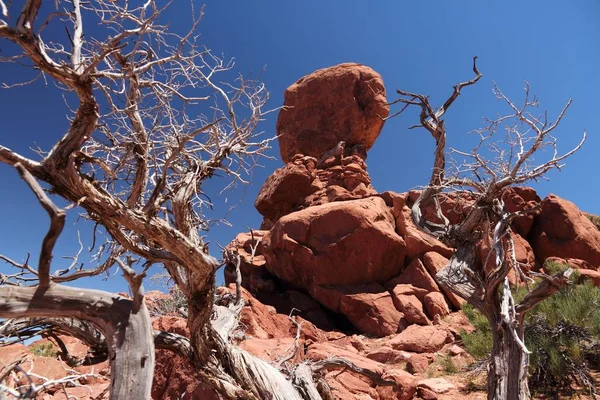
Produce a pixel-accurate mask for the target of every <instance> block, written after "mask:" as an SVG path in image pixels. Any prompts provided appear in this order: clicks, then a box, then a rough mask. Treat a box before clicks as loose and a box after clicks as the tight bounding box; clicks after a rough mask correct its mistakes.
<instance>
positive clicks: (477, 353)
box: [460, 303, 494, 360]
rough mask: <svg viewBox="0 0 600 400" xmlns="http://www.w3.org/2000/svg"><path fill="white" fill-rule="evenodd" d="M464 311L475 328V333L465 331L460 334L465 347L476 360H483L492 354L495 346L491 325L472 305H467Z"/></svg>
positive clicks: (464, 306) (463, 308)
mask: <svg viewBox="0 0 600 400" xmlns="http://www.w3.org/2000/svg"><path fill="white" fill-rule="evenodd" d="M462 310H463V312H464V313H465V315H466V316H467V318H468V319H469V322H471V324H472V325H473V326H474V327H475V331H474V332H472V333H467V332H466V331H464V330H462V331H461V332H460V336H461V338H462V341H463V345H464V346H465V349H466V350H467V352H468V353H469V354H470V355H471V356H473V357H474V358H475V359H476V360H482V359H484V358H486V357H487V356H488V355H489V354H490V352H491V351H492V346H493V344H494V343H493V340H492V330H491V329H490V324H489V322H488V320H487V318H486V317H485V316H484V315H483V314H481V313H480V312H479V311H477V310H476V309H475V308H474V307H473V306H472V305H470V304H468V303H465V304H464V305H463V307H462Z"/></svg>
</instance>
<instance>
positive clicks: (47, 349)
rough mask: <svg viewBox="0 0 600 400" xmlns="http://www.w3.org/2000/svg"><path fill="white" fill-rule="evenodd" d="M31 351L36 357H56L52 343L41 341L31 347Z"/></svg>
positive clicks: (56, 352)
mask: <svg viewBox="0 0 600 400" xmlns="http://www.w3.org/2000/svg"><path fill="white" fill-rule="evenodd" d="M31 352H32V353H33V354H34V355H36V356H38V357H56V355H57V354H58V351H56V350H54V346H53V345H52V343H41V344H37V345H34V346H32V347H31Z"/></svg>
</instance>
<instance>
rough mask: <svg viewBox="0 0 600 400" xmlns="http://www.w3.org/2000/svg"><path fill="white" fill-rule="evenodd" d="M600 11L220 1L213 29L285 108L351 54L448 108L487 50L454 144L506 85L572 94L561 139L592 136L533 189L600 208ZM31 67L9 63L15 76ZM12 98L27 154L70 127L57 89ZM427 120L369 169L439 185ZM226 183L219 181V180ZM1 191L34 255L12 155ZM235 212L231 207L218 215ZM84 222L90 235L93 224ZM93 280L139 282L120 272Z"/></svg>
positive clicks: (37, 239)
mask: <svg viewBox="0 0 600 400" xmlns="http://www.w3.org/2000/svg"><path fill="white" fill-rule="evenodd" d="M198 4H200V2H198ZM189 15H190V6H189V3H188V2H186V1H183V0H177V1H175V2H173V5H171V7H170V9H169V10H168V12H167V13H165V15H164V19H163V20H164V21H169V22H170V23H171V24H172V25H173V26H174V27H176V28H179V27H185V26H188V25H187V24H189V23H190V18H189ZM599 17H600V4H599V3H597V2H596V1H595V0H579V1H571V2H567V1H555V0H550V1H541V0H540V1H526V2H523V1H513V0H511V1H494V0H480V1H427V2H425V1H420V2H417V1H412V2H409V1H391V0H389V1H364V0H363V1H352V0H343V1H342V0H328V1H322V0H321V1H316V0H304V1H295V2H292V1H274V0H271V1H267V0H264V1H260V0H255V1H242V0H236V1H234V0H208V1H206V15H205V18H204V20H203V21H202V23H201V25H200V33H201V38H202V40H203V43H205V44H206V45H207V46H208V47H209V48H211V49H213V50H214V51H215V52H217V53H224V54H225V55H226V56H232V57H235V58H236V60H237V71H238V72H240V73H242V74H249V73H252V74H255V75H256V74H261V73H262V77H263V80H264V82H265V83H266V85H267V87H268V89H269V90H270V91H271V100H270V105H271V106H272V107H278V106H280V105H281V103H282V101H283V92H284V90H285V88H286V87H287V86H289V85H290V84H292V83H293V82H294V81H296V80H297V79H298V78H300V77H301V76H303V75H305V74H308V73H310V72H312V71H314V70H315V69H318V68H323V67H327V66H331V65H334V64H338V63H341V62H359V63H363V64H366V65H369V66H371V67H372V68H373V69H375V70H376V71H378V72H379V73H380V74H381V75H382V76H383V79H384V82H385V85H386V87H387V91H388V99H389V100H393V99H394V98H395V97H394V92H395V89H396V88H401V89H404V90H408V91H413V92H419V93H424V94H429V95H431V101H432V103H434V104H440V103H441V102H443V101H444V100H445V99H446V97H447V96H448V95H449V94H450V92H451V89H452V85H453V84H455V83H457V82H458V81H461V80H465V79H470V78H471V77H472V71H471V64H472V57H473V56H474V55H477V56H478V57H479V59H478V65H479V69H480V70H481V72H482V73H483V74H484V76H483V78H482V79H481V81H480V82H479V83H478V84H477V85H476V86H473V87H469V88H467V89H465V91H464V92H463V95H462V96H461V98H460V99H459V100H458V101H457V102H456V103H455V105H454V106H453V107H452V109H451V110H450V112H449V113H448V114H447V118H446V126H447V131H448V141H449V143H450V145H451V146H453V147H457V148H459V149H463V150H469V149H470V147H471V145H472V140H473V138H472V137H470V136H468V135H467V133H468V132H469V131H471V130H473V129H474V128H477V127H479V126H480V125H481V117H482V116H494V115H495V114H496V113H497V112H502V111H506V109H505V107H504V105H503V104H501V103H500V102H498V101H496V100H495V99H494V96H493V95H492V91H491V89H492V82H493V81H496V82H497V83H498V85H499V86H500V88H501V89H502V90H503V91H504V92H505V93H506V94H507V95H509V96H510V97H512V98H513V99H514V100H516V101H520V100H521V99H522V88H523V82H524V81H525V80H527V81H529V83H530V85H531V88H532V92H533V93H535V94H537V95H538V97H539V100H540V104H541V108H542V109H548V110H549V112H550V115H551V116H553V115H556V113H557V112H558V111H560V109H561V107H562V106H563V105H564V103H565V102H566V101H567V100H568V99H569V98H573V100H574V102H573V105H572V107H571V109H570V111H569V113H568V115H567V117H566V118H565V119H564V121H563V123H562V126H561V128H560V130H559V131H558V132H557V136H558V138H559V146H561V147H560V148H562V149H564V150H568V149H570V148H571V147H573V146H574V145H575V144H576V143H577V142H578V141H579V139H580V138H581V134H582V132H583V130H584V129H587V132H588V140H587V143H586V144H585V146H584V148H583V149H582V150H581V151H580V152H579V153H577V154H576V155H575V156H574V157H573V158H572V159H569V160H568V161H567V167H566V168H565V169H564V170H562V171H561V172H560V173H558V172H554V173H552V174H550V181H549V182H542V183H540V184H536V185H534V186H535V187H536V189H537V190H538V192H539V194H540V195H541V196H542V197H544V196H546V195H547V194H548V193H555V194H557V195H559V196H561V197H565V198H567V199H569V200H571V201H573V202H575V203H576V204H577V205H578V206H579V207H580V208H581V209H583V210H585V211H588V212H592V213H596V214H600V203H598V201H597V199H598V197H599V196H600V189H599V188H598V182H599V179H598V178H597V176H596V174H597V169H596V164H597V157H598V149H600V139H598V132H600V123H599V122H598V118H597V117H596V114H597V109H598V105H599V104H598V100H597V94H598V90H599V89H600V78H599V75H598V72H597V71H598V69H599V63H600V46H598V43H600V24H598V22H597V21H598V18H599ZM4 46H7V43H6V42H2V41H0V49H2V48H4ZM263 67H266V70H265V72H264V73H263V72H262V70H263ZM21 73H22V72H21V71H20V70H18V69H15V68H12V67H11V68H8V67H6V66H4V65H0V79H2V80H3V79H4V78H5V77H10V78H11V79H12V78H13V77H14V78H18V77H20V75H19V74H21ZM23 76H25V75H23ZM0 105H1V107H0V121H2V123H1V125H0V143H1V144H3V145H6V146H9V147H12V148H14V149H15V150H19V151H22V152H25V153H26V152H27V151H28V150H27V149H28V148H29V147H31V146H34V145H39V146H40V147H42V148H44V149H46V150H47V149H48V148H49V146H51V145H52V143H54V142H55V141H56V140H57V139H58V138H59V137H60V136H61V135H62V134H63V132H64V130H65V129H66V126H67V121H66V117H67V116H68V110H67V109H66V108H65V107H64V105H63V102H62V99H61V93H60V92H58V91H57V90H55V89H54V88H53V86H52V85H49V86H48V87H44V85H42V84H38V85H35V86H30V87H25V88H21V89H12V90H0ZM595 117H596V118H595ZM275 121H276V116H275V115H272V116H271V117H270V118H268V119H267V120H266V121H265V122H264V124H263V125H262V129H263V130H264V131H265V132H266V134H268V135H275V133H276V132H275ZM416 121H417V114H416V113H410V112H409V113H405V114H403V115H402V116H401V117H399V118H396V119H393V120H390V121H388V122H387V123H386V125H385V126H384V128H383V131H382V132H381V135H380V137H379V139H378V140H377V143H376V144H375V146H374V147H373V149H372V150H371V151H370V152H369V156H368V159H367V164H368V166H369V169H368V171H369V173H370V175H371V178H372V180H373V185H374V187H375V188H376V189H377V190H378V191H380V192H383V191H385V190H394V191H397V192H402V191H406V190H408V189H410V188H413V187H415V186H418V185H422V184H425V183H426V182H427V179H428V176H429V174H430V168H431V157H432V152H433V145H434V144H433V141H432V139H431V138H430V137H429V136H428V134H427V133H426V132H424V131H420V130H411V131H409V130H407V127H408V126H410V125H412V124H414V123H415V122H416ZM271 155H273V156H275V157H276V159H275V160H265V161H264V163H263V165H264V167H263V168H261V169H258V170H255V171H254V174H253V176H252V185H251V186H248V187H245V188H242V189H240V190H238V191H236V192H234V193H230V194H229V195H228V204H233V203H237V202H238V201H240V199H243V200H244V201H243V202H242V203H241V204H240V205H239V206H238V207H237V208H235V209H234V210H233V211H232V212H231V213H230V214H228V219H229V220H230V222H231V223H232V225H233V227H227V226H217V227H215V228H214V229H213V230H212V232H211V233H210V234H209V240H210V242H211V243H212V244H213V245H212V247H211V249H212V250H213V254H214V255H216V256H217V255H218V254H217V251H216V250H217V246H216V245H214V244H215V243H217V242H218V243H221V244H226V243H228V242H229V241H230V240H231V239H232V238H233V236H234V235H235V234H236V233H237V232H239V231H243V230H244V229H245V228H244V226H250V227H258V226H259V225H260V220H261V217H260V215H258V213H257V212H256V211H255V210H254V207H253V202H254V199H255V198H256V194H257V193H258V190H259V189H260V186H261V185H262V184H263V182H264V181H265V180H266V178H267V176H268V175H269V174H271V173H272V172H273V170H275V169H276V168H278V167H280V166H282V163H281V161H280V160H279V152H278V149H277V148H276V147H275V148H273V149H272V150H271ZM219 184H220V183H219V182H214V183H211V184H210V185H208V186H207V188H208V189H213V188H214V189H215V190H218V186H219ZM0 194H1V196H0V229H1V231H0V232H1V233H0V235H1V236H0V253H3V254H5V255H7V256H9V257H12V258H14V259H17V260H22V259H23V257H24V256H25V255H26V253H27V252H28V251H29V252H31V253H32V257H34V258H35V256H36V255H37V252H38V251H39V247H40V243H41V239H42V237H43V235H44V234H45V232H46V228H47V224H48V219H47V216H46V215H45V214H44V212H43V211H42V210H41V208H40V207H39V205H37V203H36V202H35V200H34V198H33V195H32V194H31V193H30V192H29V190H28V188H27V187H26V186H25V185H24V183H23V182H21V181H20V180H19V179H18V178H17V174H16V172H15V171H14V170H13V169H12V168H9V167H7V166H4V165H0ZM213 195H216V192H213ZM220 206H223V204H221V205H220ZM225 211H226V208H225V207H218V208H217V210H216V214H219V213H221V215H223V214H224V213H225ZM76 220H77V215H76V212H71V213H70V214H68V220H67V227H68V229H67V231H66V232H65V234H64V235H63V237H62V238H61V240H60V241H59V243H58V245H57V251H56V258H55V268H59V267H64V266H65V264H66V263H68V260H62V259H60V258H59V256H61V255H71V254H74V253H75V252H76V251H77V248H78V245H77V240H76V228H77V227H74V226H73V225H74V223H75V222H76ZM82 232H83V233H86V232H89V227H84V228H82ZM84 236H85V235H84ZM88 244H89V243H88ZM4 270H5V268H4V267H3V266H0V271H4ZM156 272H158V271H156ZM80 284H81V285H83V286H94V285H99V286H100V287H101V288H103V289H105V290H126V285H125V283H124V280H123V279H122V278H121V277H113V278H111V279H109V280H108V281H106V282H104V281H103V282H101V283H99V281H98V280H91V281H87V282H81V283H80Z"/></svg>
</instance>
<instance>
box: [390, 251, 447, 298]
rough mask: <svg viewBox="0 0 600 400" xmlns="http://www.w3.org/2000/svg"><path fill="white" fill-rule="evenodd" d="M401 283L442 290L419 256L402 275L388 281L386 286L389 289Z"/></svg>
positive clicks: (428, 289) (434, 290)
mask: <svg viewBox="0 0 600 400" xmlns="http://www.w3.org/2000/svg"><path fill="white" fill-rule="evenodd" d="M399 284H406V285H413V286H416V287H418V288H422V289H426V290H427V291H428V292H439V291H440V288H439V286H438V284H437V283H436V282H435V280H434V279H433V278H432V277H431V275H430V274H429V272H427V269H426V268H425V266H424V265H423V263H422V262H421V260H419V259H418V258H415V259H414V260H412V262H411V263H410V264H409V265H408V267H406V268H405V269H404V271H402V273H401V274H400V275H398V276H397V277H395V278H394V279H392V280H390V281H388V282H386V284H385V286H386V287H387V288H388V289H392V288H394V287H396V285H399Z"/></svg>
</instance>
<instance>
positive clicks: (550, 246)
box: [531, 194, 600, 268]
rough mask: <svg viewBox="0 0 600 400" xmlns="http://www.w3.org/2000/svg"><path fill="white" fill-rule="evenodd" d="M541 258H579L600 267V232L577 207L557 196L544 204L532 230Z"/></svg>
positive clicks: (534, 247)
mask: <svg viewBox="0 0 600 400" xmlns="http://www.w3.org/2000/svg"><path fill="white" fill-rule="evenodd" d="M531 234H532V240H531V244H532V247H533V249H534V251H535V255H536V257H537V259H538V260H539V261H540V262H541V263H543V262H544V261H545V260H546V258H548V257H552V256H555V257H561V258H578V259H581V260H585V261H587V262H589V263H590V264H592V265H593V266H594V267H595V268H598V267H600V231H598V228H596V226H595V225H594V223H593V222H592V221H590V219H589V218H588V217H586V216H585V215H584V214H583V213H582V212H581V211H580V210H579V209H578V208H577V206H575V204H573V203H571V202H570V201H567V200H564V199H561V198H560V197H558V196H555V195H553V194H551V195H549V196H548V197H546V198H545V199H544V201H542V206H541V212H540V214H539V215H538V216H537V217H536V219H535V223H534V226H533V229H532V233H531Z"/></svg>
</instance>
